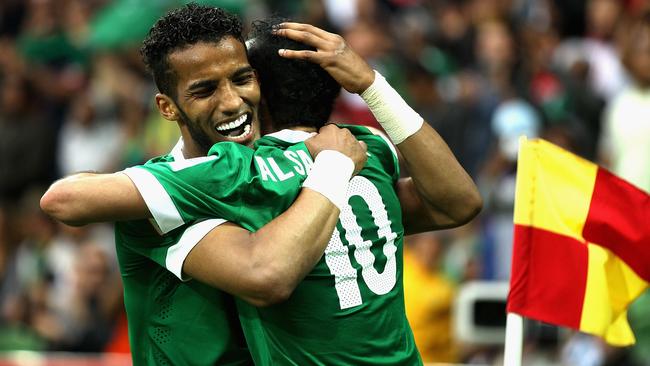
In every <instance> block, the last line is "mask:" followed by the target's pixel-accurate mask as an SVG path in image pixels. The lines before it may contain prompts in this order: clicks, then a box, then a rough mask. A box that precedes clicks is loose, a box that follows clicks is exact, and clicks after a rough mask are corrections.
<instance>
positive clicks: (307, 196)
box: [183, 188, 339, 306]
mask: <svg viewBox="0 0 650 366" xmlns="http://www.w3.org/2000/svg"><path fill="white" fill-rule="evenodd" d="M338 216H339V210H338V208H337V207H336V206H335V205H333V204H332V203H331V201H329V200H328V199H327V198H325V197H324V196H322V195H321V194H319V193H317V192H315V191H312V190H310V189H308V188H304V189H303V190H302V192H301V193H300V195H299V196H298V198H297V199H296V201H295V203H294V204H293V205H292V206H291V207H290V208H289V209H288V210H287V211H285V212H284V213H283V214H282V215H280V216H278V217H276V218H275V219H274V220H273V221H271V222H270V223H268V224H267V225H265V226H264V227H263V228H262V229H260V230H259V231H257V232H255V233H251V232H249V231H247V230H245V229H243V228H241V227H239V226H237V225H234V224H231V223H226V224H223V225H221V226H218V227H216V228H215V229H213V230H212V231H211V232H210V233H208V235H206V236H205V237H204V238H203V240H201V241H200V242H199V243H198V244H197V245H196V246H195V247H194V249H192V251H191V252H190V254H189V255H188V256H187V258H186V259H185V263H184V265H183V272H184V273H185V274H187V275H189V276H191V277H193V278H195V279H197V280H199V281H202V282H205V283H207V284H209V285H211V286H214V287H217V288H220V289H222V290H224V291H226V292H229V293H231V294H233V295H235V296H238V297H240V298H242V299H244V300H246V301H247V302H249V303H251V304H253V305H255V306H267V305H271V304H274V303H277V302H281V301H283V300H286V299H287V298H288V297H289V295H290V294H291V292H292V291H293V289H294V288H295V287H296V286H297V285H298V283H300V281H301V280H302V279H303V278H304V276H305V275H306V274H307V273H308V272H309V271H310V270H311V269H312V268H313V267H314V265H316V263H317V262H318V260H319V259H320V257H321V256H322V255H323V251H324V250H325V247H326V246H327V243H328V242H329V239H330V237H331V236H332V231H334V226H335V225H336V222H337V220H338Z"/></svg>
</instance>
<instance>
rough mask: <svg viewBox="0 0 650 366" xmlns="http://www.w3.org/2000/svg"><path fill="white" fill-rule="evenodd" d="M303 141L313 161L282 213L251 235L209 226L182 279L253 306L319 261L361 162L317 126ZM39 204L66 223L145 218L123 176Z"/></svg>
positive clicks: (68, 184)
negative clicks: (207, 286)
mask: <svg viewBox="0 0 650 366" xmlns="http://www.w3.org/2000/svg"><path fill="white" fill-rule="evenodd" d="M305 144H306V145H307V146H308V148H309V151H310V152H311V154H312V156H316V159H315V160H314V165H313V167H312V170H311V172H310V173H309V175H308V177H307V179H306V180H305V182H304V183H303V189H302V191H301V193H300V194H299V196H298V198H297V199H296V201H295V202H294V203H293V204H292V205H291V206H290V207H289V209H287V211H285V212H284V213H282V214H281V215H279V216H278V217H276V218H275V219H273V220H272V221H271V222H269V223H267V224H266V225H264V226H263V227H262V228H260V230H258V231H257V232H255V233H251V232H249V231H248V230H245V229H243V228H241V227H239V226H237V225H235V224H231V223H225V224H222V225H220V226H217V227H216V228H213V229H212V230H211V231H210V232H209V233H208V234H207V235H205V236H204V237H203V238H202V239H201V240H200V241H199V242H198V244H196V246H194V247H193V249H192V250H191V251H190V253H189V254H188V255H187V257H186V258H185V260H184V262H183V267H182V271H183V272H184V273H185V274H187V275H189V276H191V277H193V278H196V279H197V280H200V281H202V282H205V283H207V284H209V285H212V286H215V287H218V288H220V289H222V290H224V291H226V292H229V293H231V294H233V295H236V296H239V297H242V298H243V299H244V300H246V301H249V302H250V303H252V304H254V305H257V306H264V305H270V304H273V303H276V302H279V301H281V300H283V299H286V298H287V297H288V296H289V295H290V294H291V292H292V291H293V289H294V288H295V286H297V284H298V283H299V282H300V280H302V278H303V277H304V276H305V275H306V274H307V273H308V272H309V271H310V270H311V268H313V266H314V265H315V264H316V263H317V262H318V260H319V259H320V257H321V256H322V254H323V251H324V250H325V247H326V246H327V243H328V241H329V239H330V237H331V235H332V232H333V230H334V226H335V225H336V222H337V219H338V215H339V209H338V207H340V206H341V205H342V204H343V201H344V199H345V198H346V189H347V183H348V181H349V179H350V177H351V175H352V174H353V173H355V172H358V171H360V170H361V168H362V167H363V166H364V164H365V161H366V159H367V157H366V147H365V144H363V143H359V142H358V141H357V140H356V139H354V137H353V136H352V134H351V133H350V132H349V131H348V130H346V129H339V128H338V127H336V126H334V125H329V126H325V127H323V128H321V130H320V133H319V134H318V135H316V136H314V137H312V138H310V139H308V140H307V141H305ZM325 150H327V151H325ZM41 207H42V208H43V210H44V211H45V212H47V213H48V214H50V215H51V216H52V217H54V218H56V219H58V220H60V221H63V222H65V223H67V224H78V225H81V224H85V223H90V222H97V221H106V220H113V221H116V220H127V219H141V218H146V217H151V214H150V211H149V209H148V208H147V205H146V204H145V201H144V199H143V198H142V196H141V195H140V192H139V190H138V189H137V188H136V186H135V185H134V183H133V182H132V181H131V179H130V178H129V177H128V176H127V175H126V174H123V173H114V174H90V173H80V174H77V175H74V176H71V177H68V178H64V179H62V180H60V181H58V182H56V183H54V184H53V185H52V187H50V189H49V190H48V191H47V192H46V194H45V195H44V196H43V198H42V199H41Z"/></svg>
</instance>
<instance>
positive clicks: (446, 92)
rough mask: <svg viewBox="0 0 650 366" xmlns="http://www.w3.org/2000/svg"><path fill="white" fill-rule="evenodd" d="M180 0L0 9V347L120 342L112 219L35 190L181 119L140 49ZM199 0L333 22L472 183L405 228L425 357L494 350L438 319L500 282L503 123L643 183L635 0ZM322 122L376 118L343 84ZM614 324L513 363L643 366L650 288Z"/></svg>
mask: <svg viewBox="0 0 650 366" xmlns="http://www.w3.org/2000/svg"><path fill="white" fill-rule="evenodd" d="M186 2H187V1H181V0H152V1H146V2H143V1H138V0H2V1H1V2H0V351H7V350H16V349H23V350H37V351H71V352H128V345H126V332H125V329H124V311H123V307H122V298H121V296H122V289H121V284H120V277H119V272H118V270H117V263H116V259H115V250H114V247H113V238H112V228H111V226H109V225H92V226H88V227H82V228H71V227H67V226H65V225H61V224H57V223H55V222H53V221H52V220H50V219H48V218H47V217H45V216H44V214H43V213H42V212H41V211H40V209H39V206H38V199H39V198H40V196H41V194H42V193H43V192H44V190H45V189H46V188H47V186H48V185H49V184H50V183H51V182H52V181H53V180H55V179H57V178H59V177H62V176H65V175H68V174H71V173H74V172H79V171H98V172H112V171H117V170H120V169H123V168H125V167H127V166H130V165H134V164H139V163H143V162H144V161H146V160H147V159H149V158H151V157H153V156H156V155H160V154H164V153H166V152H168V151H169V150H170V149H171V147H172V146H173V145H174V143H175V142H176V140H177V139H178V137H179V135H178V131H177V128H176V126H175V125H174V124H173V123H170V122H167V121H164V120H162V119H161V117H160V116H159V114H158V112H157V110H156V109H155V106H154V104H153V96H154V95H155V93H156V90H155V86H154V85H153V83H152V81H151V78H150V77H149V76H148V75H147V73H146V71H145V70H144V66H143V64H142V62H141V60H140V55H139V46H140V42H141V40H142V38H143V37H144V35H145V34H146V32H147V30H148V29H149V27H150V26H151V25H152V24H153V22H154V21H155V19H157V18H158V17H159V16H161V15H162V14H164V13H165V12H166V11H167V10H168V9H169V8H171V7H176V6H179V5H181V4H184V3H186ZM198 2H199V3H203V4H212V5H214V6H220V7H223V8H225V9H227V10H229V11H232V12H235V13H237V14H239V15H240V16H241V17H242V19H243V20H244V24H250V22H251V21H252V20H254V19H259V18H262V17H265V16H267V15H269V14H279V15H281V16H285V17H289V18H291V19H293V20H297V21H303V22H307V23H311V24H314V25H317V26H319V27H322V28H324V29H327V30H330V31H332V32H336V33H339V34H341V35H342V36H343V37H344V38H345V39H346V40H347V41H348V43H349V44H350V45H351V47H352V48H354V49H355V50H356V51H357V52H358V53H359V54H361V55H362V56H363V57H364V58H365V59H366V60H368V62H369V63H370V64H371V65H372V66H373V67H374V68H376V69H377V70H379V71H380V72H381V73H382V74H383V75H385V76H386V77H387V79H388V80H389V82H390V83H391V84H392V85H393V86H394V87H395V88H396V89H397V90H398V91H399V92H400V93H401V94H402V95H403V96H404V97H405V98H406V99H407V101H408V102H409V104H410V105H411V106H413V107H414V109H415V110H416V111H418V112H419V113H420V114H421V115H422V116H423V117H424V118H425V120H426V121H427V122H429V123H430V124H431V125H432V126H434V127H435V128H436V129H437V131H438V132H439V133H440V134H441V135H442V136H443V138H444V139H445V140H446V142H447V143H448V144H449V146H450V148H451V149H452V151H453V152H454V154H455V155H456V157H457V158H458V160H459V161H460V162H461V164H462V165H463V166H464V167H465V169H466V170H467V171H468V172H469V173H470V174H471V176H472V177H473V178H474V179H475V181H476V182H477V184H478V186H479V189H480V191H481V193H482V196H483V199H484V201H485V206H484V210H483V212H482V213H481V215H480V216H479V217H478V218H477V219H475V220H474V221H473V222H472V223H470V224H468V225H466V226H464V227H461V228H458V229H455V230H447V231H443V232H437V233H428V234H424V235H420V236H417V237H409V238H407V245H406V249H405V251H406V254H405V256H406V260H405V263H406V267H407V272H406V274H405V288H406V300H407V313H408V315H409V319H410V321H411V323H412V325H413V328H414V331H415V333H416V340H417V342H418V346H419V347H420V349H421V351H422V353H423V356H424V358H425V360H426V361H432V362H433V361H435V362H482V363H490V362H494V360H495V359H498V357H499V356H498V351H496V349H497V348H498V347H497V348H492V349H486V348H485V347H483V348H481V347H472V346H471V345H464V344H462V342H459V340H457V339H455V337H454V332H453V330H452V326H451V323H452V322H451V318H452V310H453V306H454V305H453V304H454V299H455V296H456V295H455V294H456V291H457V290H458V288H459V287H460V286H462V285H463V283H466V282H467V281H472V280H488V281H507V280H508V279H509V272H510V254H511V248H512V244H511V243H512V212H513V203H514V202H513V201H514V186H515V185H514V182H515V173H516V152H517V141H518V137H519V136H520V135H527V136H529V137H543V138H545V139H547V140H549V141H551V142H553V143H556V144H558V145H560V146H563V147H565V148H567V149H569V150H571V151H573V152H575V153H577V154H579V155H581V156H583V157H585V158H587V159H590V160H592V161H595V162H598V163H599V164H602V165H604V166H605V167H608V168H609V169H611V170H613V171H614V172H615V173H616V174H619V175H621V176H622V177H624V178H626V179H628V180H629V181H631V182H632V183H634V184H636V185H637V186H639V187H640V188H642V189H644V190H646V191H648V192H650V13H648V11H650V1H648V0H302V1H299V0H297V1H284V0H246V1H244V0H242V1H237V0H203V1H198ZM332 121H334V122H344V123H359V124H369V125H375V126H377V124H376V121H375V120H374V119H373V117H372V115H371V114H370V112H369V111H368V110H367V108H366V107H365V104H364V103H363V101H362V100H361V99H360V98H359V97H358V96H356V95H352V94H349V93H345V92H342V94H341V96H340V98H339V100H338V102H337V105H336V108H335V112H334V115H333V116H332ZM630 319H631V323H632V326H633V328H634V329H635V331H636V333H637V337H638V340H639V346H636V347H634V348H631V349H613V348H609V347H607V346H605V345H603V344H602V342H600V341H599V340H597V339H594V338H590V337H585V336H582V335H575V334H568V335H567V334H565V333H562V334H564V336H562V337H559V339H558V340H556V341H552V342H549V341H540V339H541V338H544V337H538V338H537V339H536V338H535V337H529V338H531V340H529V342H528V343H527V347H529V349H537V350H538V352H537V353H535V352H532V353H528V355H529V356H528V357H532V356H530V355H539V359H540V360H545V361H539V360H536V361H533V360H532V359H531V360H530V362H531V363H529V364H534V363H535V362H538V363H539V362H542V363H539V364H544V363H543V362H546V361H548V362H553V363H564V364H570V365H605V364H609V365H637V364H638V365H648V364H650V324H648V323H649V322H650V321H649V319H650V300H648V296H645V297H643V298H641V299H640V300H639V301H637V304H635V306H634V307H633V309H632V311H631V313H630ZM549 344H550V345H549ZM544 355H548V356H544ZM535 357H537V356H535Z"/></svg>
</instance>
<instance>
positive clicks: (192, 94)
mask: <svg viewBox="0 0 650 366" xmlns="http://www.w3.org/2000/svg"><path fill="white" fill-rule="evenodd" d="M143 55H144V59H145V61H146V63H147V66H148V67H149V68H150V69H151V71H152V73H153V75H154V79H155V81H156V84H157V86H158V88H159V90H160V94H158V95H156V104H157V106H158V109H159V111H160V113H161V114H162V116H163V117H165V118H166V119H168V120H170V121H174V122H176V123H177V124H178V126H179V128H180V131H181V135H182V140H181V142H180V143H179V144H178V145H177V146H176V147H175V148H174V150H173V151H172V152H171V153H170V154H168V155H165V156H162V157H159V158H156V159H154V160H153V161H156V162H166V163H167V164H169V165H170V166H174V168H175V169H178V170H179V171H182V170H183V169H184V168H185V167H190V166H192V165H193V164H196V163H197V162H200V161H202V160H205V159H206V157H205V155H206V154H207V152H208V149H209V148H210V146H212V144H213V143H215V142H218V141H229V142H231V143H230V144H227V145H228V146H235V147H237V148H239V149H240V150H236V149H233V151H234V152H235V153H237V152H240V155H237V156H233V158H232V159H231V162H238V163H240V164H241V169H239V170H241V171H243V170H244V169H245V168H247V167H248V166H249V165H250V162H251V161H252V160H251V159H252V155H248V157H247V158H248V162H246V160H245V159H239V160H238V159H237V158H238V157H239V158H241V157H242V156H243V155H242V154H246V153H250V152H252V150H250V149H249V148H247V147H245V146H242V145H236V144H233V142H236V143H238V144H251V143H252V141H253V140H254V139H255V138H256V137H257V135H258V134H259V133H258V125H259V123H258V121H257V114H258V112H257V109H258V103H259V98H260V93H259V87H258V84H257V80H256V76H255V72H254V71H253V70H252V68H251V67H250V65H249V63H248V60H247V57H246V52H245V47H244V44H243V39H242V36H241V23H240V22H239V20H238V19H237V18H236V17H234V16H232V15H230V14H228V13H226V12H224V11H222V10H220V9H216V8H210V7H201V6H197V5H189V6H186V7H183V8H180V9H177V10H175V11H172V12H170V13H169V14H167V15H166V16H164V17H163V18H161V19H160V20H159V21H158V22H157V23H156V25H155V26H154V27H153V28H152V30H151V31H150V34H149V36H148V37H147V39H146V40H145V42H144V46H143ZM274 150H278V149H270V150H269V149H267V150H264V153H265V154H266V155H265V156H267V157H272V156H273V154H274ZM278 151H279V153H284V151H282V150H278ZM295 152H296V154H299V156H304V157H305V161H311V157H310V156H315V161H314V162H313V168H312V169H311V173H310V178H308V179H307V180H306V181H305V182H304V183H303V185H302V186H303V188H302V189H301V190H300V193H299V196H298V198H297V199H296V201H295V202H294V203H293V205H292V206H291V208H289V209H288V210H287V211H286V212H284V213H283V214H281V215H280V216H278V217H277V218H275V219H274V220H273V221H272V222H270V223H269V224H267V225H265V226H264V227H262V228H261V229H260V230H258V231H256V232H255V233H251V232H249V231H247V230H245V229H243V228H241V227H239V226H237V225H234V224H231V223H224V221H223V220H216V219H215V220H205V221H201V222H197V221H192V220H189V219H187V218H183V217H179V216H176V215H174V214H173V212H171V211H169V212H167V211H165V212H163V213H162V214H161V215H156V216H155V219H156V220H155V223H157V225H152V222H153V221H152V222H150V221H148V220H146V219H144V220H141V219H137V220H136V218H138V217H147V216H149V213H148V212H147V209H146V206H144V201H143V198H142V197H140V195H139V194H138V192H137V190H136V189H135V187H134V186H133V184H132V183H131V180H130V179H129V178H128V177H127V176H126V175H125V174H123V173H116V174H105V175H95V174H78V175H75V176H71V177H68V178H65V179H63V180H61V181H59V182H56V183H54V184H53V185H52V187H50V189H49V190H48V192H46V194H45V195H44V196H43V198H42V200H41V206H42V208H43V209H44V210H45V211H46V212H48V213H50V214H51V215H52V216H53V217H55V218H58V219H60V220H62V221H64V222H67V223H71V224H83V223H88V222H94V221H119V222H118V223H117V224H116V245H117V252H118V259H119V265H120V271H121V274H122V278H123V283H124V292H125V295H124V296H125V305H126V309H127V316H128V321H129V338H130V343H131V351H132V356H133V362H134V364H135V365H189V364H191V365H214V364H219V365H247V364H250V363H251V362H252V361H251V357H250V354H249V351H248V350H247V348H246V345H245V343H244V342H243V338H242V332H241V327H240V325H239V321H238V319H237V313H236V312H235V310H234V302H233V299H232V297H230V296H227V295H226V294H225V293H223V292H221V291H219V290H217V289H216V288H220V289H225V290H227V291H229V292H231V293H234V294H236V295H238V296H240V297H241V298H244V299H246V300H248V301H250V302H251V303H254V304H256V305H268V304H271V303H273V302H277V301H280V300H282V299H284V298H286V297H287V296H288V293H290V291H291V290H292V289H293V287H295V285H296V284H297V283H298V282H299V281H300V279H301V278H302V277H303V276H304V274H306V273H307V272H308V271H309V270H310V269H311V268H312V267H313V265H314V264H315V263H316V262H317V261H318V259H319V258H320V256H321V255H322V252H323V250H324V248H325V246H326V244H327V241H328V239H329V236H330V233H331V230H333V229H334V226H335V224H336V221H337V217H338V214H339V210H338V208H337V207H336V206H335V205H334V204H333V203H332V202H331V200H330V198H328V193H327V192H328V190H331V189H332V187H337V186H338V187H339V188H338V189H339V190H344V189H345V187H346V186H347V182H348V180H349V178H350V177H351V175H352V173H353V171H354V170H357V171H358V170H359V169H360V168H361V167H362V166H363V164H364V162H365V159H366V155H365V150H364V148H363V146H362V145H360V144H359V143H358V142H357V141H356V140H354V138H353V137H352V135H351V134H350V133H349V131H346V130H343V129H338V128H336V127H334V126H331V128H327V129H323V131H322V133H321V134H319V135H317V136H315V137H313V138H311V139H310V140H308V141H306V142H305V144H303V145H301V146H296V148H295ZM329 165H337V166H339V167H340V169H339V170H338V171H336V172H331V170H330V169H329V168H328V166H329ZM217 168H219V166H217ZM229 168H232V166H228V165H226V166H224V167H223V169H224V170H225V169H229ZM324 168H325V171H323V169H324ZM323 172H326V173H328V174H331V177H330V179H329V180H328V181H326V182H323V181H322V180H320V182H319V180H318V179H316V178H317V177H318V174H321V175H322V174H323ZM312 177H313V178H312ZM331 178H333V180H332V179H331ZM323 183H326V184H323ZM213 189H223V190H224V191H227V190H228V189H229V187H223V186H222V187H213ZM129 193H131V194H129ZM133 193H134V194H133ZM155 194H156V192H154V196H153V198H152V197H151V196H149V197H146V198H147V199H153V200H155V201H157V202H158V203H160V205H161V207H168V208H173V207H170V206H169V205H170V204H172V203H171V201H167V200H165V198H164V197H163V196H158V198H159V200H156V197H155ZM137 203H141V204H142V206H143V207H144V213H142V212H140V211H136V210H133V209H132V208H131V207H130V206H129V205H133V204H136V205H137ZM125 220H128V221H125ZM287 228H293V229H295V230H297V231H298V232H299V233H300V235H297V234H296V233H295V232H293V231H291V230H287ZM323 230H324V231H323ZM159 231H165V232H167V234H165V235H160V234H159ZM190 252H191V253H192V256H188V253H190ZM203 260H207V261H208V262H209V265H207V266H204V265H203V263H204V262H203ZM192 277H194V278H200V279H202V281H190V280H189V279H190V278H192ZM215 287H216V288H215Z"/></svg>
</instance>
